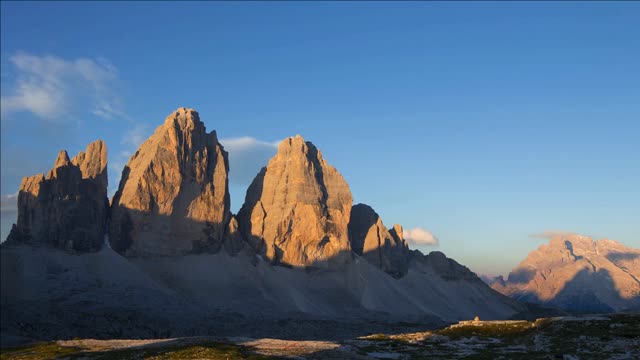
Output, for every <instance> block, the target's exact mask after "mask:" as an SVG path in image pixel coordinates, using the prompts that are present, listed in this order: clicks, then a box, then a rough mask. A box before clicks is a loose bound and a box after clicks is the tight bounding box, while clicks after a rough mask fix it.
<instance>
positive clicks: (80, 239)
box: [7, 140, 108, 252]
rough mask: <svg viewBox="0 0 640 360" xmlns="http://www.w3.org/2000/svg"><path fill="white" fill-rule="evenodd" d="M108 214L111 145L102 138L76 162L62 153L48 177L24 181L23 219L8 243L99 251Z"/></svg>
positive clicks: (20, 204)
mask: <svg viewBox="0 0 640 360" xmlns="http://www.w3.org/2000/svg"><path fill="white" fill-rule="evenodd" d="M107 212H108V200H107V147H106V145H105V143H104V142H103V141H101V140H98V141H95V142H93V143H91V144H89V146H87V149H86V152H83V151H81V152H79V153H78V155H76V156H75V157H74V158H73V159H71V160H69V155H68V154H67V152H66V151H65V150H62V151H60V153H59V154H58V157H57V159H56V162H55V165H54V166H53V168H52V169H51V170H50V171H49V173H48V174H47V176H44V175H43V174H38V175H34V176H30V177H26V178H24V179H22V183H21V184H20V190H19V195H18V222H17V223H16V224H14V225H13V228H12V229H11V233H10V234H9V236H8V237H7V242H8V243H9V244H10V243H38V244H49V245H52V246H54V247H56V248H59V249H64V250H67V251H71V252H87V251H96V250H98V249H99V248H100V246H101V245H102V243H103V238H104V230H105V225H106V219H107Z"/></svg>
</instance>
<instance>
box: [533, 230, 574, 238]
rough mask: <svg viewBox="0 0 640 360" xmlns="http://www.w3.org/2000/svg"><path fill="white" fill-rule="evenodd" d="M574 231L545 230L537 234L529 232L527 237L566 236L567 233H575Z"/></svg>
mask: <svg viewBox="0 0 640 360" xmlns="http://www.w3.org/2000/svg"><path fill="white" fill-rule="evenodd" d="M575 234H576V233H574V232H571V231H558V230H547V231H543V232H541V233H537V234H531V235H529V237H531V238H536V239H551V238H554V237H558V236H567V235H575Z"/></svg>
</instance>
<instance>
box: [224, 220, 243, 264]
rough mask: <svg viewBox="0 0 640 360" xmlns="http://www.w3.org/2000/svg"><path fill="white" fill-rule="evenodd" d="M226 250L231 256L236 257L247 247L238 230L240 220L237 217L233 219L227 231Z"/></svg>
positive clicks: (225, 238)
mask: <svg viewBox="0 0 640 360" xmlns="http://www.w3.org/2000/svg"><path fill="white" fill-rule="evenodd" d="M224 236H225V237H224V249H225V250H226V251H227V253H228V254H230V255H236V254H237V253H239V252H240V251H242V249H244V247H245V241H244V238H243V237H242V234H241V233H240V230H239V229H238V220H237V219H236V217H235V216H232V217H231V220H229V224H227V229H226V232H225V234H224Z"/></svg>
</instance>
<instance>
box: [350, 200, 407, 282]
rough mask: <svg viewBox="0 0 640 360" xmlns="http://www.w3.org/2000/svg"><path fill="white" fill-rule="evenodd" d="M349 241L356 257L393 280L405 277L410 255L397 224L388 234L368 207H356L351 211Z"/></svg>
mask: <svg viewBox="0 0 640 360" xmlns="http://www.w3.org/2000/svg"><path fill="white" fill-rule="evenodd" d="M349 237H350V239H351V248H352V249H353V252H354V253H356V254H357V255H360V256H362V257H364V258H365V259H366V260H367V261H369V262H370V263H372V264H374V265H375V266H377V267H379V268H380V269H382V270H384V271H385V272H386V273H388V274H390V275H391V276H393V277H396V278H399V277H402V276H403V275H405V274H406V273H407V269H408V265H409V257H410V253H409V248H408V246H407V243H406V242H405V241H404V238H403V237H402V226H400V225H397V224H396V225H394V227H393V229H391V231H389V230H387V228H386V227H385V226H384V224H383V223H382V220H381V219H380V216H378V214H377V213H376V212H375V211H374V210H373V209H372V208H371V207H370V206H369V205H365V204H357V205H355V206H353V207H352V208H351V219H350V221H349Z"/></svg>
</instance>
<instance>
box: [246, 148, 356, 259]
mask: <svg viewBox="0 0 640 360" xmlns="http://www.w3.org/2000/svg"><path fill="white" fill-rule="evenodd" d="M352 202H353V198H352V196H351V191H350V190H349V186H348V185H347V183H346V181H345V180H344V178H343V177H342V175H340V174H339V173H338V171H337V170H336V169H335V168H334V167H333V166H331V165H329V164H328V163H327V161H326V160H325V159H324V158H323V157H322V154H321V153H320V151H319V150H318V149H317V148H316V147H315V146H314V145H313V144H312V143H310V142H305V140H304V139H303V138H302V137H301V136H300V135H297V136H296V137H290V138H287V139H285V140H284V141H283V142H282V143H281V144H280V146H279V147H278V153H277V154H276V155H275V156H274V157H273V158H272V159H271V160H270V161H269V164H268V165H267V166H266V167H265V168H263V169H262V170H261V171H260V173H259V174H258V176H257V177H256V178H255V179H254V180H253V182H252V183H251V185H250V186H249V189H248V190H247V195H246V198H245V203H244V205H243V206H242V209H241V210H240V212H239V213H238V223H239V226H240V231H241V232H242V234H243V235H244V237H245V239H247V240H248V241H249V242H250V243H251V244H252V246H253V247H254V249H256V251H257V252H258V253H259V254H263V255H264V256H265V257H266V258H267V259H269V260H271V261H273V262H275V263H279V264H285V265H291V266H311V265H314V266H318V265H320V266H326V265H328V264H329V263H338V264H340V263H345V262H347V261H349V260H350V259H351V255H350V253H351V247H350V244H349V236H348V229H347V226H348V223H349V218H350V214H351V204H352Z"/></svg>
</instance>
